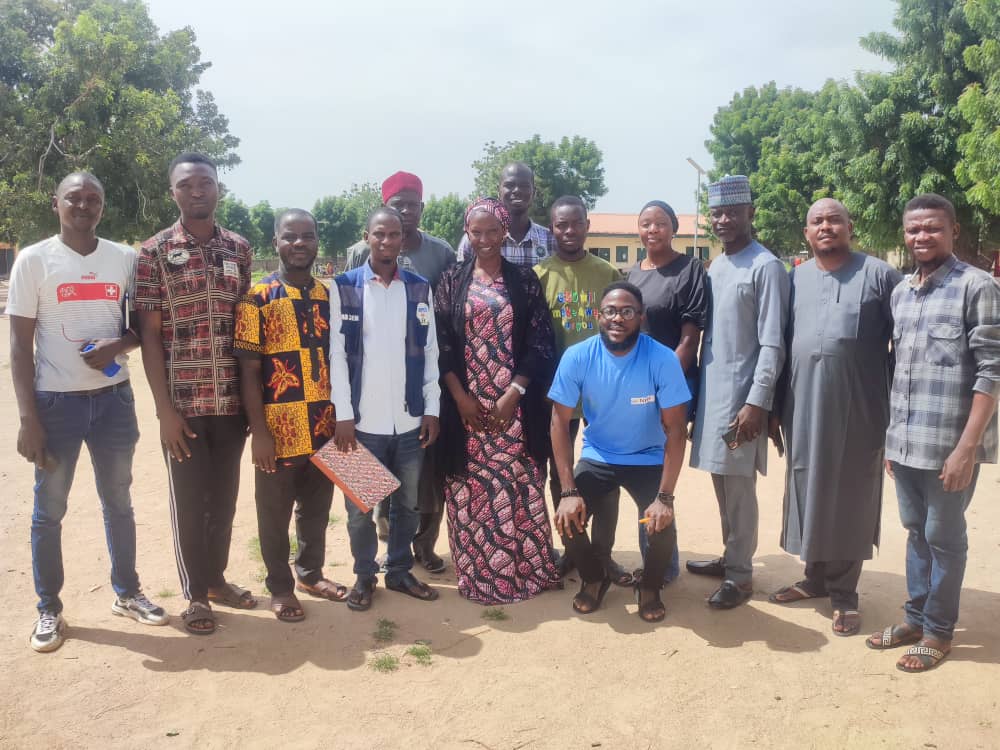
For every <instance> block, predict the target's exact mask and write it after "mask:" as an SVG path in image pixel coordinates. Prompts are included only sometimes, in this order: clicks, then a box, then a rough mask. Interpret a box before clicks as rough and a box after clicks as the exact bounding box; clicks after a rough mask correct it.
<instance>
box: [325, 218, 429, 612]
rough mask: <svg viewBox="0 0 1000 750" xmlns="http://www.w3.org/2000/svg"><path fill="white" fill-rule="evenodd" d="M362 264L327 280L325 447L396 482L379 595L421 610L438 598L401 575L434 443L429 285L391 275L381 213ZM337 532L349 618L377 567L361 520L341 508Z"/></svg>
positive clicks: (393, 224)
mask: <svg viewBox="0 0 1000 750" xmlns="http://www.w3.org/2000/svg"><path fill="white" fill-rule="evenodd" d="M364 236H365V241H366V242H367V243H368V246H369V247H370V248H371V254H370V256H369V258H368V262H367V263H365V264H364V265H363V266H361V267H359V268H355V269H354V270H351V271H348V272H346V273H343V274H341V275H340V276H338V277H337V278H336V279H335V282H336V284H335V289H336V293H335V294H331V295H330V384H331V392H332V395H331V401H333V404H334V408H335V409H336V413H337V426H336V430H335V432H334V440H335V441H336V443H337V447H338V448H339V449H340V450H342V451H348V450H354V449H355V448H356V447H357V443H358V442H360V443H361V444H362V445H364V446H365V447H366V448H368V450H370V451H371V452H372V453H373V454H374V455H375V457H376V458H378V459H379V460H380V461H381V462H382V463H383V464H385V466H386V468H388V469H389V471H391V472H392V473H393V474H395V475H396V477H397V478H398V479H399V481H400V487H399V489H398V490H396V492H394V493H393V494H392V495H391V496H390V498H389V544H388V553H387V555H386V575H385V585H386V588H389V589H392V590H393V591H399V592H402V593H404V594H408V595H409V596H412V597H414V598H417V599H421V600H423V601H431V600H434V599H437V597H438V593H437V591H435V590H434V589H432V588H431V587H430V586H428V585H427V584H425V583H423V582H421V581H419V580H417V578H416V577H415V576H414V575H413V573H412V572H411V568H412V567H413V551H412V549H411V546H410V544H411V542H412V541H413V535H414V533H415V532H416V530H417V524H418V523H419V521H420V514H419V513H418V512H417V493H418V488H419V484H420V469H421V464H422V462H423V454H424V448H426V447H427V446H428V445H430V444H431V443H433V442H434V441H435V440H436V439H437V436H438V429H439V425H438V413H439V408H440V400H441V388H440V386H439V384H438V346H437V333H436V331H435V327H434V309H433V305H432V300H431V292H430V284H429V283H428V282H427V280H426V279H424V278H423V277H422V276H418V275H417V274H415V273H411V272H410V271H406V270H403V269H401V268H400V267H399V265H398V263H397V261H396V259H397V257H398V256H399V252H400V248H401V246H402V242H403V222H402V218H401V217H400V215H399V212H398V211H396V210H395V209H393V208H389V207H387V206H383V207H382V208H378V209H376V210H375V211H374V212H373V213H372V214H371V216H369V218H368V224H367V227H366V229H365V235H364ZM345 505H346V507H347V516H348V521H347V532H348V535H349V536H350V539H351V553H352V554H353V555H354V574H355V576H356V577H357V580H356V582H355V584H354V588H353V589H352V590H351V592H350V594H349V595H348V597H347V606H348V607H350V608H351V609H352V610H355V611H363V610H366V609H368V608H369V607H371V603H372V593H373V592H374V590H375V584H376V582H377V580H378V579H377V578H376V574H377V573H378V570H379V566H378V563H376V562H375V554H376V552H377V551H378V538H377V536H376V531H375V522H374V521H373V520H372V516H371V514H370V513H362V512H361V511H360V510H359V509H358V508H357V507H356V506H355V505H354V503H352V502H350V501H346V502H345Z"/></svg>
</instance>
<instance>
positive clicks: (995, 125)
mask: <svg viewBox="0 0 1000 750" xmlns="http://www.w3.org/2000/svg"><path fill="white" fill-rule="evenodd" d="M965 14H966V18H967V20H968V22H969V26H970V27H971V28H972V30H973V31H974V32H975V34H976V35H977V36H978V37H979V43H978V44H974V45H972V46H971V47H968V48H967V49H966V50H965V52H964V55H963V57H964V60H965V64H966V65H967V66H968V68H969V70H971V71H973V72H974V73H975V74H976V75H978V76H979V78H980V82H977V83H974V84H973V85H971V86H970V87H969V88H968V89H966V90H965V92H964V93H963V94H962V96H961V97H960V98H959V100H958V107H959V110H960V111H961V113H962V116H963V117H964V118H965V119H966V121H967V122H968V123H969V130H968V131H967V132H965V133H963V134H962V135H961V136H960V137H959V139H958V148H959V151H960V152H961V154H962V159H961V161H959V163H958V167H957V168H956V170H955V171H956V174H957V176H958V179H959V180H960V181H961V183H962V184H963V185H965V186H966V187H967V188H968V190H967V191H966V196H967V197H968V199H969V203H970V204H971V205H972V206H974V207H975V208H976V209H977V210H978V211H980V212H982V214H985V215H986V216H993V217H997V216H1000V0H968V2H967V3H966V4H965Z"/></svg>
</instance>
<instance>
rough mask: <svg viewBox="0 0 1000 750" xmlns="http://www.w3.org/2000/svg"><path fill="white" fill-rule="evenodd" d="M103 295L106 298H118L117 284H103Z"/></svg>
mask: <svg viewBox="0 0 1000 750" xmlns="http://www.w3.org/2000/svg"><path fill="white" fill-rule="evenodd" d="M104 296H105V297H107V298H108V299H118V285H117V284H105V285H104Z"/></svg>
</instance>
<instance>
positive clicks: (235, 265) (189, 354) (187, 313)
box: [135, 221, 251, 417]
mask: <svg viewBox="0 0 1000 750" xmlns="http://www.w3.org/2000/svg"><path fill="white" fill-rule="evenodd" d="M250 258H251V255H250V245H249V243H248V242H247V241H246V240H245V239H243V238H242V237H240V236H239V235H238V234H235V233H233V232H230V231H228V230H226V229H223V228H222V227H220V226H218V225H216V227H215V235H214V236H213V237H212V239H211V240H209V242H208V243H207V244H204V245H202V244H201V243H199V242H198V240H196V239H195V238H194V237H192V236H191V235H190V234H189V233H188V231H187V230H186V229H185V228H184V227H183V226H182V225H181V223H180V222H179V221H178V222H177V223H176V224H174V225H173V226H172V227H170V228H169V229H164V230H163V231H162V232H160V233H159V234H157V235H156V236H155V237H151V238H150V239H148V240H146V242H144V243H143V245H142V249H141V250H140V251H139V260H138V264H137V266H136V284H135V287H136V289H135V308H136V310H140V311H141V310H148V311H159V312H160V314H161V316H162V327H161V336H162V338H163V355H164V358H165V359H166V363H167V382H168V384H169V388H170V399H171V401H172V402H173V405H174V408H175V409H177V411H178V412H179V413H180V415H181V416H183V417H200V416H228V415H234V414H241V413H242V411H243V406H242V403H241V401H240V378H239V369H238V366H237V364H236V357H235V356H234V355H233V329H234V312H235V308H236V303H237V302H238V301H239V299H240V298H241V297H242V296H243V295H245V294H246V293H247V292H248V291H249V290H250Z"/></svg>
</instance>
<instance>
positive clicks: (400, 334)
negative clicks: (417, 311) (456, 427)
mask: <svg viewBox="0 0 1000 750" xmlns="http://www.w3.org/2000/svg"><path fill="white" fill-rule="evenodd" d="M364 269H365V270H364V274H365V284H364V302H363V308H364V311H363V316H364V319H363V321H362V328H361V336H362V345H363V347H364V351H363V358H362V365H361V397H360V400H359V403H358V411H359V412H360V415H358V414H355V413H354V408H353V407H352V405H351V382H350V379H349V375H348V367H347V352H346V351H345V350H344V334H342V333H341V332H340V327H341V312H340V295H339V294H337V290H336V289H334V290H333V292H332V293H331V294H330V390H331V396H330V400H331V401H332V402H333V405H334V407H335V408H336V410H337V419H338V420H343V419H350V418H352V417H355V418H356V417H360V418H359V419H358V423H357V425H356V428H357V429H358V430H359V431H361V432H367V433H369V434H372V435H394V434H395V435H400V434H402V433H404V432H410V431H412V430H415V429H418V428H419V427H420V422H421V416H416V417H414V416H411V415H410V414H409V413H407V411H406V285H405V284H403V282H402V280H401V279H400V278H399V273H398V272H397V273H396V276H395V277H394V278H393V280H392V281H391V282H390V283H389V286H385V284H383V283H382V280H381V279H380V278H379V277H378V276H377V275H376V274H375V273H374V272H373V271H372V269H371V266H370V265H368V264H367V263H366V264H365V266H364ZM426 320H427V323H426V325H427V327H428V328H427V344H426V345H425V346H424V383H423V392H424V415H427V416H432V417H436V416H438V415H439V414H440V411H441V386H440V384H439V383H438V344H437V331H436V328H435V325H434V312H433V308H432V309H431V310H430V314H429V315H428V316H427V318H426ZM421 322H423V321H421Z"/></svg>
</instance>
